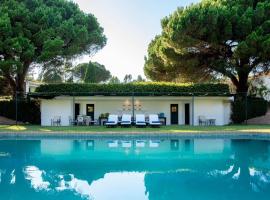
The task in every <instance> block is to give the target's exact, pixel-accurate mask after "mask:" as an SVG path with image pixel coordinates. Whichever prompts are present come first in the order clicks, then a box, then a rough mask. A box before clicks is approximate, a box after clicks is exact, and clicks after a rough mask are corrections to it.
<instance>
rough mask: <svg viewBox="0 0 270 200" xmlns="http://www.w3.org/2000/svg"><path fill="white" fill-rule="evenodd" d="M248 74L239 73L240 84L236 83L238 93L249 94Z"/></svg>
mask: <svg viewBox="0 0 270 200" xmlns="http://www.w3.org/2000/svg"><path fill="white" fill-rule="evenodd" d="M248 74H249V73H247V72H239V73H238V84H237V85H236V92H237V94H241V95H244V94H247V92H248Z"/></svg>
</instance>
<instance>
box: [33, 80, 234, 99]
mask: <svg viewBox="0 0 270 200" xmlns="http://www.w3.org/2000/svg"><path fill="white" fill-rule="evenodd" d="M96 94H100V95H109V96H111V95H115V96H125V95H132V94H134V95H137V96H139V95H140V96H149V95H157V96H158V95H171V96H173V95H176V96H192V95H204V96H224V95H228V94H229V87H228V85H226V84H177V83H155V82H141V83H129V84H47V85H41V86H39V87H38V88H37V89H36V92H35V93H32V94H30V95H31V96H32V97H44V98H46V97H47V98H53V97H55V96H60V95H74V96H88V95H96Z"/></svg>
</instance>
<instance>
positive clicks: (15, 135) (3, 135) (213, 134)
mask: <svg viewBox="0 0 270 200" xmlns="http://www.w3.org/2000/svg"><path fill="white" fill-rule="evenodd" d="M44 138H45V139H50V138H51V139H53V138H57V139H99V138H100V139H103V138H108V139H109V138H132V139H139V138H150V139H151V138H162V139H163V138H164V139H166V138H206V139H207V138H209V139H210V138H211V139H213V138H215V139H222V138H223V139H224V138H228V139H265V140H270V132H263V133H262V132H234V131H232V132H230V131H223V132H221V131H210V132H205V131H201V132H200V131H198V132H175V133H166V132H164V133H160V132H147V133H144V132H120V133H119V132H105V133H104V132H79V133H78V132H68V133H64V132H50V133H48V132H38V133H37V132H31V131H29V132H12V131H11V132H0V140H3V139H44Z"/></svg>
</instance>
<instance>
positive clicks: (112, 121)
mask: <svg viewBox="0 0 270 200" xmlns="http://www.w3.org/2000/svg"><path fill="white" fill-rule="evenodd" d="M105 125H106V126H107V127H115V126H117V125H118V116H117V115H109V117H108V121H107V122H106V123H105Z"/></svg>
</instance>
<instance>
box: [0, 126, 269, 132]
mask: <svg viewBox="0 0 270 200" xmlns="http://www.w3.org/2000/svg"><path fill="white" fill-rule="evenodd" d="M219 131H220V132H239V133H241V132H259V133H270V125H230V126H211V127H210V126H207V127H205V126H204V127H202V126H196V127H193V126H163V127H160V128H149V127H147V128H135V127H132V128H121V127H118V128H106V127H104V126H103V127H102V126H73V127H41V126H33V125H18V126H15V125H12V126H11V125H0V132H2V133H4V132H16V133H20V132H22V133H23V132H24V133H27V132H31V133H33V132H34V133H35V132H36V133H41V132H42V133H44V132H45V133H61V132H63V133H68V132H70V133H74V132H78V133H106V132H107V133H144V132H147V133H151V132H152V133H154V132H155V133H156V132H158V133H184V132H185V133H186V132H190V133H199V132H200V133H201V132H205V133H207V132H219Z"/></svg>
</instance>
